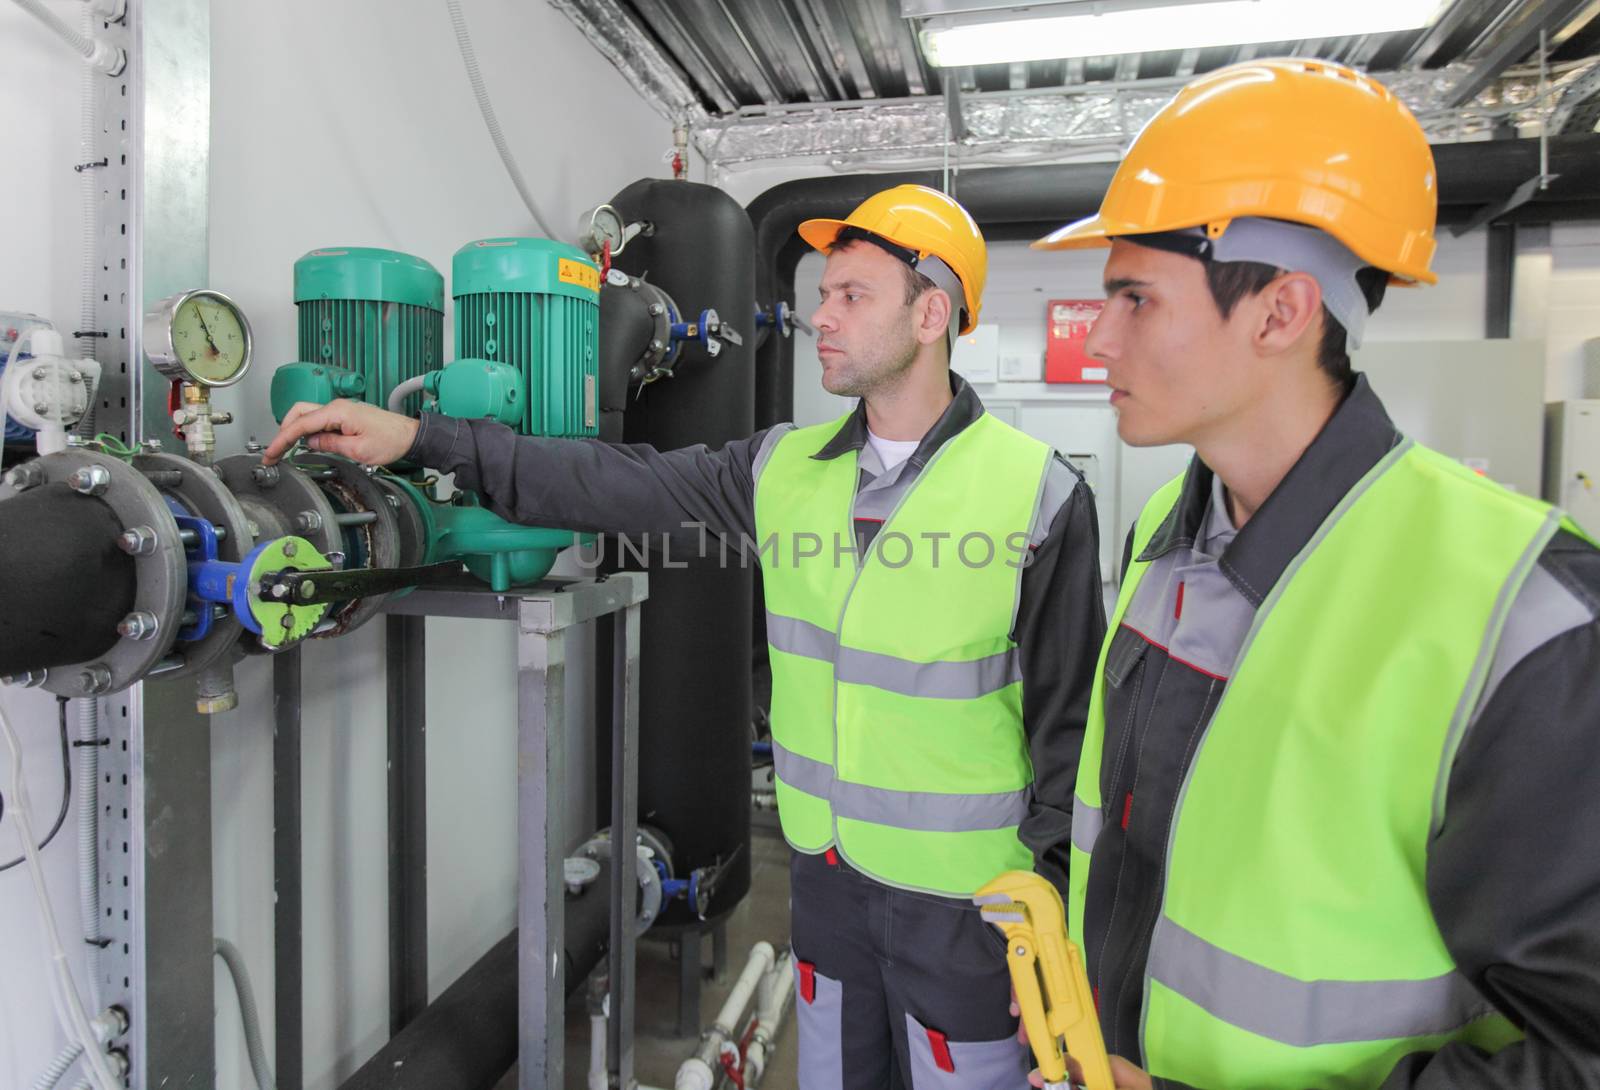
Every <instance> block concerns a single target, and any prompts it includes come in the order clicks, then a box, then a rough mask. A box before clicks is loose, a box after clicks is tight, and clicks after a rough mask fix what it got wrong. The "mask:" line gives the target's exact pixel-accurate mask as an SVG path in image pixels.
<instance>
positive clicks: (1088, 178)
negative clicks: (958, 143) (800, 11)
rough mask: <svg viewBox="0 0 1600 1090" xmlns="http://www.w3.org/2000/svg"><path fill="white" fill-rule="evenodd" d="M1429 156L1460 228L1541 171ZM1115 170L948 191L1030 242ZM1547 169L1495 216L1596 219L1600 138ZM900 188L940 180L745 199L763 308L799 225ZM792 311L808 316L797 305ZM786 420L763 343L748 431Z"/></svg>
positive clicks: (790, 261)
mask: <svg viewBox="0 0 1600 1090" xmlns="http://www.w3.org/2000/svg"><path fill="white" fill-rule="evenodd" d="M1433 157H1434V163H1435V165H1436V166H1437V168H1438V171H1439V222H1440V223H1441V224H1450V223H1461V222H1464V221H1466V220H1467V219H1469V218H1470V217H1471V216H1472V215H1473V214H1474V213H1475V212H1477V211H1479V210H1480V209H1483V208H1486V207H1493V206H1495V205H1498V204H1500V203H1501V202H1504V201H1505V200H1506V199H1507V198H1508V197H1510V196H1511V194H1512V192H1513V191H1515V190H1516V188H1517V187H1518V186H1519V185H1521V184H1522V183H1523V182H1525V181H1527V180H1528V179H1529V178H1532V177H1535V176H1536V175H1537V174H1538V173H1539V141H1537V140H1492V141H1482V142H1474V143H1464V144H1436V145H1434V148H1433ZM1115 170H1116V164H1115V163H1109V162H1108V163H1068V164H1063V165H1058V166H1025V167H993V168H988V169H983V170H966V171H962V172H961V173H960V174H959V175H958V176H957V177H956V178H955V179H953V184H952V189H953V190H954V196H955V197H956V199H957V200H959V201H960V202H961V203H962V204H963V205H965V206H966V209H967V211H969V212H970V213H972V218H973V219H975V220H976V221H977V222H978V226H979V227H981V228H982V229H983V231H984V233H985V235H987V236H988V237H989V238H990V239H991V240H992V241H999V240H1001V239H1015V238H1019V237H1020V238H1024V239H1026V238H1038V237H1040V236H1042V235H1044V234H1045V233H1047V232H1048V231H1051V230H1053V229H1054V228H1056V227H1059V226H1061V225H1062V224H1064V223H1068V222H1070V221H1072V220H1074V219H1078V218H1080V217H1083V216H1088V215H1092V214H1093V213H1094V212H1095V211H1096V210H1097V209H1098V208H1099V207H1100V199H1101V197H1102V196H1104V194H1105V191H1106V186H1107V185H1108V184H1109V183H1110V181H1111V176H1112V174H1113V173H1114V172H1115ZM1550 171H1551V173H1552V174H1555V175H1559V177H1556V178H1555V179H1554V180H1553V181H1551V183H1550V186H1549V188H1548V189H1543V190H1539V191H1538V192H1536V193H1535V194H1534V196H1533V198H1532V199H1531V200H1530V201H1529V202H1528V203H1527V204H1524V205H1521V206H1520V207H1517V208H1515V209H1508V210H1507V211H1506V212H1505V213H1504V216H1503V217H1502V216H1496V217H1495V219H1496V220H1501V219H1504V220H1506V221H1514V222H1518V223H1556V222H1563V221H1568V220H1589V219H1600V135H1597V134H1589V133H1585V134H1581V135H1573V136H1559V137H1555V138H1554V139H1552V140H1551V141H1550ZM908 182H909V183H916V184H919V185H927V186H932V187H934V188H938V187H939V183H940V175H939V173H938V172H937V171H913V172H907V173H899V174H854V175H841V176H835V177H826V178H804V179H800V180H798V181H793V182H784V183H783V184H781V185H776V186H773V187H772V188H771V189H769V190H767V191H766V192H765V193H763V194H761V195H760V196H759V197H757V198H756V199H755V200H753V201H751V202H750V207H749V211H750V220H751V222H752V224H753V225H754V227H755V234H756V273H757V298H758V299H759V300H760V302H761V305H762V306H764V307H771V306H772V304H773V303H775V302H777V301H779V300H783V301H785V302H787V303H788V304H789V305H790V306H794V305H795V303H796V301H795V297H794V271H795V266H796V265H798V264H799V263H800V258H801V257H803V256H804V255H805V254H806V253H807V252H808V249H809V248H808V247H807V246H806V244H805V243H804V242H803V241H801V239H800V237H799V236H798V235H797V234H795V229H796V228H797V227H798V226H799V225H800V223H801V221H802V220H806V219H810V218H811V217H813V216H843V215H845V214H846V213H848V212H849V211H850V209H852V208H854V207H855V206H856V205H857V204H859V203H860V202H861V201H863V200H865V199H866V198H867V197H869V196H871V195H872V194H874V193H876V192H878V191H880V190H883V189H887V188H889V187H890V186H895V185H900V184H903V183H908ZM805 303H806V304H809V303H810V300H805ZM800 313H801V315H802V316H804V315H805V314H806V313H807V311H806V308H805V306H801V307H800ZM793 416H794V339H793V338H787V337H768V338H767V339H766V343H765V344H763V345H762V347H761V349H760V351H759V352H758V353H757V355H756V411H755V424H756V426H757V427H769V426H771V425H773V424H777V423H781V422H783V421H786V420H790V419H792V418H793Z"/></svg>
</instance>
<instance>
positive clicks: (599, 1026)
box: [589, 1011, 611, 1090]
mask: <svg viewBox="0 0 1600 1090" xmlns="http://www.w3.org/2000/svg"><path fill="white" fill-rule="evenodd" d="M610 1086H611V1077H610V1073H609V1072H608V1071H607V1070H606V1016H605V1012H604V1011H596V1012H595V1013H594V1014H591V1015H590V1016H589V1090H609V1088H610Z"/></svg>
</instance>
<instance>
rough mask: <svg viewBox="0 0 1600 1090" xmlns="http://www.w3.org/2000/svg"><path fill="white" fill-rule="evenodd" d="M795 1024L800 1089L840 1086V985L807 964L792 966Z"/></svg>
mask: <svg viewBox="0 0 1600 1090" xmlns="http://www.w3.org/2000/svg"><path fill="white" fill-rule="evenodd" d="M794 975H795V980H794V1010H795V1021H796V1022H797V1023H798V1024H799V1029H800V1063H799V1068H800V1090H841V1088H842V1087H843V1086H844V1046H843V1034H844V1025H843V1016H844V986H843V985H842V984H840V983H839V982H838V981H837V980H834V979H832V978H830V977H825V976H823V975H822V974H821V973H819V972H817V969H816V966H814V965H812V964H811V963H810V962H808V961H800V960H798V959H797V960H796V961H795V963H794Z"/></svg>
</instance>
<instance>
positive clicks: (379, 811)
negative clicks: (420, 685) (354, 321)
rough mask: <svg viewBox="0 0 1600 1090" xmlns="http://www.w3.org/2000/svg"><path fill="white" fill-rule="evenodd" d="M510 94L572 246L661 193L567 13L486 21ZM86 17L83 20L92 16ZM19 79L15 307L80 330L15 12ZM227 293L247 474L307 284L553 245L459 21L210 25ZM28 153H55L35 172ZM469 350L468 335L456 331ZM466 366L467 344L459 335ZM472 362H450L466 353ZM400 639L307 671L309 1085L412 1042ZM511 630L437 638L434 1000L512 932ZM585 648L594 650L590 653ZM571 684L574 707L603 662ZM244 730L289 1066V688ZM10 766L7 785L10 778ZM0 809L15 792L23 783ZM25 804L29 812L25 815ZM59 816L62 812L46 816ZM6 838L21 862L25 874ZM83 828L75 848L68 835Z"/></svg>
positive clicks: (624, 99) (219, 846)
mask: <svg viewBox="0 0 1600 1090" xmlns="http://www.w3.org/2000/svg"><path fill="white" fill-rule="evenodd" d="M465 9H466V16H467V20H468V24H469V27H470V29H471V31H472V35H473V40H474V43H475V45H476V47H477V52H478V59H479V63H480V66H481V68H482V71H483V74H484V78H485V80H486V82H487V84H488V88H489V92H490V94H491V95H492V96H493V98H494V101H495V105H496V107H497V109H498V113H499V117H500V121H501V124H502V125H503V127H504V128H505V131H506V134H507V137H508V139H509V141H510V144H511V147H512V149H513V151H514V152H515V153H516V155H517V157H518V160H519V162H520V164H521V166H522V169H523V172H524V174H525V175H526V176H527V177H528V180H529V183H530V186H531V188H532V189H533V191H534V195H535V197H536V199H537V200H539V201H540V202H541V207H542V209H543V211H544V213H545V216H546V218H547V220H549V222H550V223H551V224H552V226H554V227H555V228H556V230H557V232H558V233H560V234H562V235H563V236H565V237H567V238H568V239H569V240H570V238H571V235H572V234H573V233H574V229H575V225H576V223H577V218H578V215H579V213H580V212H582V211H583V210H584V209H586V208H587V207H589V206H591V205H593V204H595V203H598V202H600V201H602V200H607V199H609V198H610V197H611V196H612V195H613V194H614V193H615V192H616V191H617V190H619V189H621V188H622V187H623V186H624V185H626V184H627V183H629V182H631V181H633V180H634V179H635V178H638V177H641V176H645V175H653V176H662V175H663V174H664V173H665V167H664V166H663V164H662V162H661V158H660V153H661V151H662V149H664V148H666V147H667V146H669V145H670V143H671V133H670V129H669V128H668V127H667V125H666V124H665V122H663V121H662V120H661V119H660V117H659V116H658V115H657V114H656V113H655V112H654V111H653V110H652V109H651V108H650V107H649V106H648V105H646V104H645V103H644V102H643V101H642V100H641V99H640V98H639V97H638V96H637V95H636V94H635V93H634V92H633V90H632V89H631V88H630V87H628V86H627V85H626V83H625V82H624V81H623V80H622V78H621V77H620V76H619V75H618V74H617V73H616V71H615V70H614V69H612V68H611V66H610V65H609V64H607V63H606V62H605V61H604V60H602V59H601V58H600V57H599V56H598V55H597V54H596V53H595V52H594V51H593V49H592V48H591V47H590V46H589V44H588V43H587V41H586V40H585V39H584V38H583V37H582V35H581V34H580V33H578V32H577V31H576V30H574V29H573V27H572V26H571V24H570V23H569V22H568V21H567V19H566V18H565V17H564V16H563V15H561V14H560V13H558V12H556V11H555V10H553V9H551V8H550V7H548V6H546V5H544V4H529V3H521V2H517V0H469V2H468V3H467V4H466V5H465ZM63 10H66V11H70V10H71V9H70V8H68V7H64V8H63ZM0 41H4V42H5V43H6V45H7V47H8V48H7V79H6V80H5V82H4V83H3V84H0V132H4V133H5V134H6V135H7V137H8V138H9V139H8V144H9V145H10V147H9V150H8V152H7V154H6V156H5V162H6V171H7V191H6V196H7V199H6V200H4V201H0V238H3V239H4V251H5V255H6V260H5V261H0V308H4V309H22V310H35V311H39V312H42V313H45V314H47V315H50V316H52V317H55V318H56V319H57V320H58V321H59V322H61V323H67V322H70V321H72V320H73V317H74V316H75V315H76V313H77V289H76V284H77V276H78V270H77V261H76V255H77V237H78V233H77V222H76V215H77V203H76V189H75V185H74V183H75V180H76V177H77V176H76V175H74V174H73V173H72V172H71V169H70V168H71V165H72V163H74V162H75V161H76V158H75V156H76V145H77V102H78V99H77V90H76V89H77V79H78V72H77V69H76V67H75V62H73V61H72V60H71V58H70V56H69V55H68V54H67V53H66V51H65V49H64V48H62V47H60V46H59V45H57V44H56V43H55V42H54V41H53V40H52V39H50V38H49V37H48V35H47V34H45V33H44V32H42V31H40V30H37V29H36V28H35V27H34V25H33V23H32V22H31V20H30V19H29V18H28V17H27V16H25V15H23V14H22V13H21V12H20V10H19V9H17V8H16V7H14V6H13V5H10V4H0ZM211 136H212V157H211V179H210V181H211V207H210V229H211V254H210V258H211V286H213V287H216V288H218V289H220V290H222V291H225V292H228V293H229V294H231V295H233V296H234V298H236V299H237V300H238V301H239V302H240V303H241V304H242V305H243V306H244V308H245V309H246V310H247V312H248V313H249V315H250V317H251V320H252V323H253V325H254V332H255V335H256V351H257V357H256V362H255V365H254V369H253V372H252V374H251V375H250V376H248V377H247V378H246V380H245V381H244V382H243V383H242V384H241V385H240V386H239V387H236V388H234V389H233V390H230V391H227V392H225V393H223V394H221V395H219V396H218V398H217V401H218V402H219V404H220V405H221V406H222V407H223V408H226V409H230V410H232V411H233V412H234V413H235V415H236V417H237V418H238V420H239V423H238V424H235V425H233V426H232V427H231V428H227V429H223V431H224V433H225V434H224V435H223V436H222V439H221V444H222V446H223V447H224V448H225V449H224V453H231V452H233V451H235V450H237V449H239V448H240V447H241V446H242V444H243V441H244V438H245V437H246V436H248V435H257V436H261V437H265V436H268V435H270V434H271V433H272V430H273V425H272V422H271V418H270V412H269V408H268V398H267V390H268V384H269V380H270V376H271V369H272V366H273V364H274V363H277V362H283V361H287V360H291V359H294V358H295V351H296V349H295V326H294V308H293V300H292V280H291V266H292V264H293V262H294V260H295V259H296V258H297V257H299V256H300V255H302V254H304V253H305V252H306V251H307V250H310V249H312V248H314V247H318V246H328V245H361V246H384V247H391V248H394V249H400V250H405V251H408V252H411V253H415V254H419V255H421V256H423V257H425V258H427V259H428V260H429V261H431V262H433V264H434V265H435V266H436V267H438V268H439V269H440V271H441V272H443V273H445V275H446V277H448V275H449V270H450V257H451V255H452V254H453V253H454V251H455V250H456V249H457V248H458V247H459V246H460V245H462V244H463V243H465V242H468V241H471V240H473V239H476V238H482V237H485V236H489V235H515V234H532V233H535V231H534V228H533V224H532V219H531V217H530V216H529V214H528V213H527V211H526V210H525V209H524V208H523V206H522V205H521V203H520V201H519V200H518V198H517V195H516V192H515V190H514V189H513V187H512V185H511V183H510V181H509V180H508V178H507V177H506V174H505V171H504V169H503V168H502V166H501V164H500V161H499V159H498V157H497V156H496V155H495V153H494V149H493V146H492V144H491V143H490V141H489V138H488V135H487V132H486V131H485V128H484V125H483V122H482V120H481V118H480V117H479V114H478V110H477V106H476V103H475V101H474V99H473V97H472V94H471V90H470V88H469V86H468V83H467V79H466V76H465V73H464V71H463V69H462V64H461V59H460V57H459V55H458V53H457V51H456V45H455V39H454V36H453V34H452V31H451V27H450V22H449V19H448V17H447V15H446V12H445V8H444V5H442V4H427V5H395V4H391V3H385V2H383V0H343V2H341V3H338V4H326V3H314V2H311V0H280V2H276V3H272V4H231V3H230V4H214V5H212V133H211ZM25 149H34V150H33V151H32V153H31V154H30V153H28V152H27V151H26V150H25ZM446 322H447V329H448V322H449V318H448V316H447V319H446ZM446 343H447V345H448V344H450V343H452V339H451V338H450V337H449V336H447V338H446ZM446 358H447V359H448V358H449V357H448V349H447V356H446ZM382 628H383V625H382V622H381V621H378V622H374V623H373V624H372V625H370V626H369V627H368V628H366V629H364V630H362V631H360V632H358V633H356V634H354V635H352V636H350V637H347V638H344V639H341V640H338V641H332V642H328V643H321V644H317V645H313V646H314V650H312V651H311V652H309V654H308V662H307V665H306V671H305V707H304V777H305V780H304V801H305V812H304V832H305V840H304V852H305V917H304V919H305V936H304V942H305V965H306V976H305V1002H306V1018H305V1026H306V1043H305V1073H306V1085H307V1087H310V1088H322V1087H332V1086H336V1085H337V1084H338V1083H339V1082H340V1081H341V1080H342V1079H343V1078H344V1077H346V1076H347V1075H348V1074H349V1073H350V1072H352V1071H353V1070H354V1069H355V1068H356V1067H358V1066H359V1065H360V1063H361V1062H362V1061H363V1060H364V1059H366V1057H367V1056H368V1055H370V1054H371V1053H372V1052H373V1051H374V1050H375V1049H376V1048H377V1047H379V1046H380V1045H381V1044H382V1043H383V1041H384V1040H386V1039H387V1036H388V965H387V950H388V944H387V900H386V898H387V878H386V871H385V868H386V863H387V853H386V846H385V845H386V836H387V824H386V811H385V784H386V772H385V728H384V682H383V641H382ZM510 629H511V626H510V625H505V624H498V623H494V624H491V623H488V622H481V623H479V622H465V621H449V620H431V621H429V623H428V653H429V663H430V674H429V685H428V708H429V724H430V732H429V733H430V744H429V750H428V774H429V797H428V813H429V821H428V842H429V854H430V874H429V878H430V894H429V925H430V929H431V936H430V950H429V976H430V990H431V991H432V992H433V993H434V994H437V993H438V992H439V991H441V990H443V988H444V987H445V986H447V985H448V984H449V983H450V982H451V981H452V980H454V979H455V977H456V976H458V975H459V974H460V973H461V972H462V970H464V969H465V968H466V967H467V966H469V965H470V964H471V963H472V962H473V961H474V960H476V958H477V957H478V956H479V955H480V954H481V953H482V952H483V951H484V950H486V949H487V948H488V946H489V945H490V944H492V943H493V942H494V941H495V940H496V939H498V938H499V937H500V936H502V935H503V934H504V933H505V932H506V931H507V930H509V929H510V927H511V926H512V925H513V917H514V890H515V874H516V868H515V860H516V825H515V774H516V768H515V761H514V760H513V759H511V755H512V754H513V753H514V752H515V751H514V739H515V722H514V713H515V695H516V694H515V680H516V663H515V654H514V650H515V648H514V638H513V633H512V632H511V631H510ZM584 635H585V634H582V633H580V634H579V635H577V636H576V637H574V638H575V640H577V641H578V642H580V643H581V642H583V640H584ZM573 657H574V658H575V660H576V661H575V662H573V663H571V664H569V675H568V691H569V694H571V696H572V699H573V702H574V705H575V709H574V710H575V711H578V712H583V711H585V710H586V709H587V705H588V703H589V701H588V700H586V699H585V698H586V696H587V693H588V691H589V678H590V677H591V676H592V656H590V655H588V654H587V653H583V652H580V653H577V654H575V655H574V656H573ZM238 682H239V692H240V699H241V706H240V710H238V711H236V712H233V713H229V714H227V715H224V716H221V717H218V718H217V719H216V720H215V722H214V724H213V769H212V772H213V791H212V795H213V799H212V801H213V809H214V815H215V819H214V820H215V829H214V845H215V846H214V864H215V891H214V892H215V902H214V904H215V913H214V915H215V927H216V933H217V934H218V935H221V936H225V937H228V938H230V939H232V940H234V941H235V942H236V943H238V944H239V946H240V948H241V950H242V951H243V953H244V955H245V958H246V961H247V962H248V964H249V967H250V970H251V973H252V975H253V976H254V978H255V982H256V992H257V1000H258V1004H259V1006H260V1008H261V1011H262V1014H263V1018H264V1025H263V1027H262V1028H263V1034H264V1036H265V1038H266V1041H267V1042H268V1046H269V1048H270V1046H271V1042H272V1039H273V1025H272V1010H273V987H272V945H271V944H272V777H271V772H272V720H271V671H270V668H269V666H268V664H267V663H266V662H264V661H261V660H253V661H251V662H247V663H245V664H244V665H243V666H241V668H240V670H239V672H238ZM0 702H3V703H0V706H3V707H4V708H5V710H6V711H7V713H8V714H10V715H11V716H13V717H14V718H16V719H17V720H18V722H19V726H21V727H23V728H24V732H25V734H26V735H27V737H28V740H29V746H28V750H27V755H26V762H27V765H28V767H29V769H30V773H31V775H30V782H31V783H32V784H34V785H35V786H34V787H33V791H32V793H33V798H34V803H35V809H36V811H37V812H38V815H39V819H40V820H45V819H47V818H49V817H53V815H54V801H55V799H56V797H57V796H56V791H57V789H58V788H57V775H58V773H57V772H56V770H55V769H56V764H55V762H56V758H55V741H54V718H53V716H54V704H53V702H51V701H49V700H47V699H44V698H41V697H39V696H38V694H36V693H17V692H13V691H11V690H5V691H0ZM591 733H592V732H591V731H590V730H589V729H588V728H587V726H586V725H585V726H583V727H581V728H580V729H578V730H576V731H574V732H573V734H572V735H571V737H570V738H569V752H570V753H571V754H572V759H573V761H574V763H575V766H576V767H575V768H574V773H573V776H572V780H571V788H570V790H569V792H568V822H569V828H568V829H567V836H568V839H569V841H574V840H577V839H580V838H582V837H583V836H585V835H586V834H587V833H588V832H590V831H591V828H590V824H589V818H588V815H589V814H590V813H591V812H592V810H593V793H592V786H591V785H592V783H593V777H592V775H591V774H590V772H589V771H588V768H589V765H588V764H587V763H586V762H592V759H593V757H592V754H593V745H592V739H591ZM9 771H10V765H9V761H7V760H6V759H5V758H4V755H3V753H0V776H5V777H8V776H9ZM0 790H4V791H6V793H7V795H8V796H9V790H7V789H6V788H5V787H4V786H3V785H0ZM8 801H9V798H8ZM47 811H48V813H47ZM10 824H11V823H10V822H4V823H3V824H0V855H9V854H11V853H12V848H13V841H12V836H13V834H11V833H9V832H8V831H7V827H9V826H10ZM67 832H68V833H70V832H71V830H67ZM72 844H73V839H72V837H71V836H63V837H62V839H61V842H60V843H59V844H57V845H53V846H52V848H51V850H50V851H49V852H48V853H46V859H47V862H48V865H49V868H50V873H51V882H52V889H53V894H54V896H55V898H56V900H57V904H58V908H59V909H61V911H59V912H58V916H59V918H60V920H61V926H62V928H63V931H64V933H65V934H67V935H68V936H69V938H70V936H71V935H74V934H76V929H77V928H76V922H75V920H76V908H75V905H76V900H75V897H76V894H75V884H74V881H75V880H74V874H75V871H74V869H73V855H74V851H73V849H72V846H71V845H72ZM25 882H26V879H25V876H24V875H22V874H21V872H20V871H19V872H7V873H5V874H0V935H4V936H5V939H4V941H0V1085H4V1086H25V1085H29V1084H30V1083H31V1081H32V1079H33V1078H34V1076H35V1075H36V1074H37V1073H38V1071H39V1069H40V1068H42V1067H43V1065H44V1064H45V1063H46V1062H47V1061H48V1060H49V1058H50V1057H51V1056H53V1055H54V1054H55V1052H56V1050H57V1048H58V1046H59V1045H60V1043H61V1038H60V1035H59V1033H58V1031H57V1030H56V1028H55V1027H54V1025H53V1019H52V1018H51V1016H50V1014H49V1011H50V1006H49V1003H48V1002H47V1001H46V1000H45V999H44V995H45V993H44V976H43V967H44V962H43V959H42V957H41V955H40V942H39V940H38V926H37V923H36V920H35V917H34V914H33V909H32V905H31V898H29V897H28V896H27V891H26V885H25ZM216 1015H217V1038H218V1052H217V1056H218V1078H217V1085H218V1086H221V1087H239V1086H245V1085H247V1084H249V1082H250V1080H249V1070H248V1065H247V1063H246V1060H245V1057H244V1053H243V1047H242V1039H241V1035H240V1033H239V1029H238V1013H237V1008H236V1006H235V1004H234V1000H233V995H232V990H231V986H230V985H229V984H228V981H227V977H226V975H225V973H223V972H222V970H221V969H220V966H219V969H218V976H217V1011H216Z"/></svg>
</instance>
